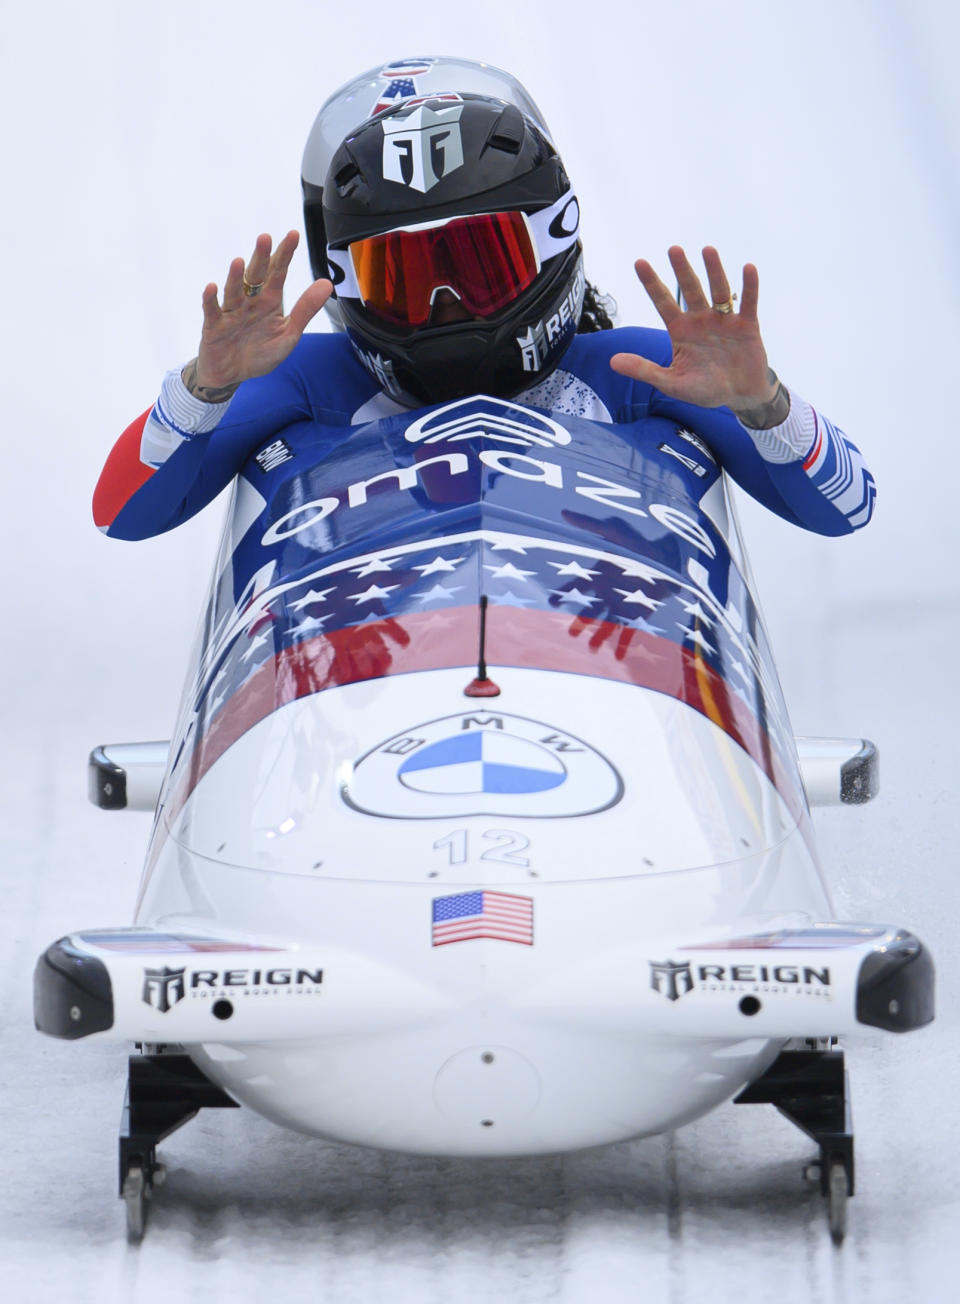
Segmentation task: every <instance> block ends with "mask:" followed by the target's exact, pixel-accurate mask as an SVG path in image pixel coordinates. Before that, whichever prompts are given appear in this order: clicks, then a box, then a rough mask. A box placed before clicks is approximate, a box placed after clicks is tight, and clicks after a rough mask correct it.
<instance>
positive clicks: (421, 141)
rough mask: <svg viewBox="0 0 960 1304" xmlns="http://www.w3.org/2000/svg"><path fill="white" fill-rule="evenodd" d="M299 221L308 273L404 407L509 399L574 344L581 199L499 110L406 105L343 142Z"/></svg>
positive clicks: (467, 97)
mask: <svg viewBox="0 0 960 1304" xmlns="http://www.w3.org/2000/svg"><path fill="white" fill-rule="evenodd" d="M304 209H305V215H306V224H307V235H308V242H309V244H310V250H311V260H312V263H313V269H314V274H315V275H324V274H327V275H329V276H330V277H331V279H332V280H333V282H334V286H335V289H336V296H337V304H338V308H339V313H340V316H341V320H342V324H343V326H344V328H345V329H346V330H347V331H348V333H349V335H350V338H351V340H352V341H353V343H354V346H355V347H356V349H357V352H358V354H359V356H360V357H361V359H362V360H363V362H364V365H365V366H367V368H368V369H369V370H370V371H371V372H372V373H373V374H374V375H375V376H376V378H377V380H378V382H379V383H380V384H381V385H382V386H383V387H384V388H385V389H386V390H387V392H388V393H392V394H393V395H394V396H395V397H398V398H401V399H403V398H409V397H412V398H413V399H415V400H417V401H419V402H421V403H433V402H441V401H445V400H447V399H451V398H457V397H461V396H463V395H466V394H471V393H477V392H487V393H494V394H499V395H501V396H504V397H509V396H510V395H512V394H515V393H517V392H519V391H520V390H522V389H525V388H526V387H528V386H530V385H532V384H534V383H536V382H537V381H538V380H541V379H542V378H543V377H544V376H546V375H547V374H549V372H550V371H551V370H552V369H553V368H554V367H555V366H556V364H557V362H558V361H559V360H560V358H561V357H562V355H563V353H564V351H565V350H566V348H567V346H568V345H569V343H570V341H571V340H572V338H573V335H574V333H575V332H576V328H577V322H578V320H579V317H580V310H581V307H582V302H583V293H584V278H583V269H582V260H581V252H580V244H579V238H578V237H579V211H578V207H577V201H576V198H575V196H574V194H573V192H572V190H571V188H570V183H569V180H568V179H567V176H566V173H565V171H564V169H563V164H562V162H561V161H560V159H559V157H558V155H557V153H556V151H555V150H554V148H553V146H552V144H551V142H550V140H549V137H548V136H547V135H546V133H545V131H544V130H543V129H542V128H541V127H540V126H539V125H538V123H537V122H536V121H534V120H533V119H532V118H531V117H530V116H528V115H527V114H525V113H523V112H522V111H521V110H520V109H519V108H518V107H517V106H516V105H515V104H512V103H509V102H507V101H505V100H504V99H502V98H493V97H490V96H485V95H477V94H471V93H463V92H447V93H439V94H434V95H427V96H415V97H413V98H407V99H402V100H401V102H400V103H399V104H398V105H397V107H395V108H392V109H390V108H388V109H387V110H385V111H383V112H380V113H379V114H377V115H376V116H375V117H373V118H369V119H368V120H367V121H365V122H363V123H361V124H360V125H359V126H358V127H356V128H355V129H354V130H352V131H351V132H350V133H349V135H348V136H347V138H346V139H345V140H344V141H343V143H342V145H341V146H340V148H339V149H338V150H337V151H336V152H335V153H334V155H333V157H332V159H331V163H330V167H329V169H328V173H327V176H326V178H325V179H324V185H323V186H322V187H319V186H315V185H314V184H313V183H312V182H309V181H308V180H307V179H306V176H305V178H304ZM321 251H322V253H321Z"/></svg>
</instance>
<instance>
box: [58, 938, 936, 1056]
mask: <svg viewBox="0 0 960 1304" xmlns="http://www.w3.org/2000/svg"><path fill="white" fill-rule="evenodd" d="M475 945H476V946H477V947H478V952H477V954H478V967H477V980H476V986H475V988H473V989H472V990H469V991H468V990H466V989H465V988H464V987H463V986H462V985H460V986H457V985H453V986H443V987H441V986H439V985H435V984H433V983H431V982H429V981H427V980H424V979H422V978H419V977H417V976H415V975H412V974H410V973H406V972H404V971H403V970H401V969H399V968H398V967H396V966H391V965H388V964H384V963H382V962H380V961H377V960H375V959H373V958H371V957H369V956H365V955H361V954H357V953H354V952H348V951H345V950H343V949H337V948H336V947H333V946H323V947H319V946H315V945H312V946H310V947H302V948H301V947H295V946H288V947H283V946H261V945H245V944H242V943H238V942H236V941H231V940H230V939H217V938H211V937H207V936H203V937H201V936H191V935H188V934H180V933H178V934H176V935H171V934H163V933H160V932H158V931H156V930H153V929H150V928H127V929H123V930H114V931H101V932H97V931H93V932H83V933H77V934H73V935H71V936H68V937H64V938H61V939H60V940H59V941H58V942H55V943H54V944H53V945H52V946H50V947H49V948H48V949H47V951H46V952H45V953H44V954H43V955H42V956H41V957H40V959H39V961H38V963H37V967H36V972H35V977H34V1012H35V1022H36V1026H37V1028H38V1029H39V1030H40V1031H41V1032H45V1033H48V1034H49V1035H51V1036H54V1037H61V1038H67V1039H71V1040H72V1039H76V1038H79V1037H86V1036H91V1035H99V1036H109V1037H111V1038H113V1039H116V1040H123V1041H139V1042H147V1043H170V1042H177V1043H182V1044H185V1045H191V1044H200V1043H204V1042H214V1041H215V1042H227V1043H232V1044H243V1043H259V1044H265V1043H270V1042H291V1041H299V1040H309V1041H316V1040H323V1039H325V1038H334V1037H338V1038H342V1037H344V1036H348V1037H351V1038H356V1037H364V1036H376V1035H379V1034H381V1033H385V1032H391V1033H396V1032H402V1031H403V1030H405V1029H408V1030H411V1031H412V1030H413V1029H415V1028H417V1027H420V1028H427V1027H432V1028H434V1029H437V1028H440V1027H444V1026H451V1025H456V1026H458V1027H459V1031H458V1033H457V1036H458V1038H462V1037H463V1036H464V1035H466V1036H467V1037H469V1036H470V1032H469V1029H468V1027H467V1026H466V1025H469V1024H470V1023H471V1021H475V1022H477V1025H478V1027H477V1029H475V1030H474V1031H476V1032H478V1033H479V1030H480V1028H481V1027H483V1028H486V1029H487V1030H488V1031H490V1030H492V1025H493V1024H495V1023H496V1022H497V1020H498V1019H503V1020H504V1021H506V1022H509V1023H510V1024H511V1025H512V1026H513V1027H514V1028H517V1027H518V1026H524V1025H525V1026H527V1027H534V1026H536V1027H539V1028H540V1029H541V1030H543V1029H547V1028H551V1027H552V1028H554V1029H559V1028H560V1027H562V1026H564V1027H566V1028H567V1029H569V1030H570V1031H575V1030H578V1029H589V1030H590V1031H592V1032H602V1031H604V1030H607V1031H610V1032H615V1033H616V1034H624V1033H627V1034H632V1033H636V1034H640V1035H643V1034H649V1035H653V1036H657V1037H663V1036H666V1037H670V1036H676V1037H681V1038H685V1039H689V1038H699V1037H703V1038H709V1039H712V1040H717V1039H720V1040H723V1039H731V1040H735V1039H738V1038H742V1037H745V1036H749V1037H760V1038H766V1039H770V1040H780V1039H782V1040H786V1039H788V1038H793V1037H822V1036H839V1035H842V1034H844V1033H849V1032H852V1031H854V1030H855V1029H856V1028H857V1027H858V1026H861V1025H867V1026H870V1027H876V1028H883V1029H886V1030H887V1031H890V1032H906V1031H909V1030H910V1029H913V1028H919V1027H922V1026H923V1025H924V1024H927V1023H929V1022H930V1021H931V1020H932V1019H933V1014H934V970H933V962H932V959H931V958H930V954H929V952H928V951H927V950H926V949H925V947H924V946H923V944H922V943H921V942H920V941H919V940H918V939H917V938H916V937H914V936H913V935H912V934H911V933H908V932H906V931H904V930H902V929H897V928H893V927H889V926H887V925H878V924H823V925H817V926H814V927H812V928H806V929H800V930H784V931H781V932H779V933H773V934H760V935H752V936H748V937H739V938H735V939H732V940H729V941H721V942H715V943H695V944H690V943H683V942H680V943H678V942H673V943H668V944H663V943H662V942H653V943H650V942H646V943H643V944H638V945H637V946H635V947H633V946H632V947H630V948H629V950H627V949H620V950H617V951H614V952H612V953H609V954H606V955H596V954H594V955H591V956H589V957H586V958H584V959H583V960H582V961H581V962H579V963H576V962H569V963H567V964H566V965H564V967H563V968H562V969H560V970H559V971H558V970H557V968H556V967H555V966H553V965H551V966H549V969H547V970H544V971H539V972H537V973H536V974H535V975H529V977H528V980H527V981H526V982H525V983H524V984H523V986H522V987H521V988H519V989H516V988H510V987H507V986H503V987H501V988H500V989H499V990H498V989H497V984H496V982H495V981H493V982H492V983H491V981H490V980H491V974H492V973H495V970H496V957H497V954H498V951H497V948H498V947H501V946H503V945H504V943H498V942H488V943H482V942H480V943H476V944H475ZM479 948H482V953H483V962H482V963H481V962H480V961H479V956H480V953H481V952H480V949H479ZM531 979H532V981H531Z"/></svg>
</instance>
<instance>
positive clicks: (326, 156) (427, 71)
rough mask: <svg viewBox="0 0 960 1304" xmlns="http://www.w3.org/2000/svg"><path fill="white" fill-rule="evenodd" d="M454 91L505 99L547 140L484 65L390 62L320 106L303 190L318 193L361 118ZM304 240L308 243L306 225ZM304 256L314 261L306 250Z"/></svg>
mask: <svg viewBox="0 0 960 1304" xmlns="http://www.w3.org/2000/svg"><path fill="white" fill-rule="evenodd" d="M454 89H455V90H458V91H461V92H464V91H469V92H470V93H471V94H473V95H492V96H493V97H494V98H495V99H500V100H506V102H507V103H508V104H513V105H515V106H516V108H518V109H519V110H520V111H521V113H524V114H526V116H527V117H528V118H530V119H532V120H533V121H534V122H535V123H536V124H537V126H538V127H539V128H540V130H541V131H542V132H543V134H544V135H545V136H546V137H547V139H548V140H549V139H550V132H549V130H548V129H547V124H546V122H545V121H544V118H543V114H542V113H541V112H540V110H539V109H538V108H537V106H536V104H534V102H533V100H532V99H531V98H530V95H529V94H528V92H527V91H526V90H525V89H524V87H523V86H521V85H520V83H519V82H518V81H517V79H516V78H515V77H511V75H510V73H508V72H503V71H502V70H501V69H500V68H494V67H493V66H492V65H491V64H489V63H475V62H474V61H473V60H471V59H452V58H438V57H434V58H429V59H398V60H397V61H396V62H395V63H388V64H386V65H384V66H383V67H377V68H371V69H369V70H368V71H367V72H364V73H361V74H360V76H359V77H354V78H353V79H352V80H351V81H348V82H346V83H345V84H344V85H343V86H341V87H340V89H339V90H337V91H334V93H333V94H332V95H331V96H330V97H329V98H328V99H327V100H326V101H325V102H324V104H323V106H322V108H321V109H320V112H319V113H318V114H317V116H316V120H315V121H314V124H313V127H312V128H311V130H310V135H309V136H308V137H307V144H306V147H305V149H304V151H303V165H302V168H301V172H302V175H303V181H304V185H305V186H306V185H310V186H314V187H317V188H322V186H323V182H324V179H325V177H326V175H327V172H328V170H329V168H330V160H331V159H332V158H333V156H334V154H335V153H336V151H337V150H338V149H339V148H340V144H341V142H342V141H343V140H345V139H346V137H347V135H348V133H349V132H350V131H352V130H353V128H354V127H356V126H357V125H358V124H359V123H361V122H363V121H365V119H367V118H373V117H376V115H377V114H378V113H382V112H383V111H384V110H385V109H389V108H393V107H394V106H395V105H397V104H400V103H401V101H403V100H405V99H413V98H415V97H416V96H420V95H434V94H436V93H437V92H438V91H449V90H454ZM307 238H308V239H309V238H310V228H309V226H308V227H307ZM325 252H326V251H325V249H324V247H323V246H322V245H321V247H320V248H319V249H318V250H316V254H317V255H319V265H320V266H321V267H322V265H323V260H324V256H325ZM310 254H311V258H312V259H314V261H316V259H315V251H314V249H313V246H312V245H311V248H310ZM314 275H315V276H322V275H323V272H322V271H320V272H318V271H316V268H315V269H314Z"/></svg>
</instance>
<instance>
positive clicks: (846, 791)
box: [840, 738, 880, 806]
mask: <svg viewBox="0 0 960 1304" xmlns="http://www.w3.org/2000/svg"><path fill="white" fill-rule="evenodd" d="M879 791H880V753H879V752H878V751H877V748H876V744H875V743H872V742H871V741H870V739H869V738H864V739H863V740H862V742H861V745H860V750H859V752H857V754H856V756H851V757H850V759H849V761H844V763H843V765H841V767H840V800H841V801H842V802H843V803H844V805H847V806H862V805H863V803H864V802H865V801H872V800H873V798H874V797H875V796H876V795H877V793H878V792H879Z"/></svg>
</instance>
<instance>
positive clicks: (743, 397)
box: [610, 245, 790, 427]
mask: <svg viewBox="0 0 960 1304" xmlns="http://www.w3.org/2000/svg"><path fill="white" fill-rule="evenodd" d="M669 258H670V265H671V266H672V268H673V270H674V273H675V274H676V277H677V281H678V283H679V285H680V291H681V294H682V295H683V300H684V305H683V306H681V305H680V304H678V303H677V301H676V299H675V298H674V297H673V295H672V294H671V292H670V291H669V290H668V289H667V287H666V286H665V285H664V283H663V281H661V280H660V277H659V276H658V275H657V274H656V272H655V271H654V270H653V268H652V267H651V265H650V263H648V262H647V261H646V260H645V259H640V260H639V261H638V262H637V263H636V269H637V275H638V276H639V278H640V280H641V282H642V283H643V288H644V289H645V290H646V292H647V294H649V296H650V298H651V300H652V301H653V305H654V307H655V308H656V310H657V312H658V313H659V314H660V316H661V318H662V319H663V324H664V325H665V326H666V328H667V331H668V332H669V334H670V339H671V341H672V342H673V361H672V362H671V364H670V366H669V367H660V366H658V365H657V364H656V363H655V362H651V361H650V360H649V359H647V358H642V357H640V356H638V355H637V354H634V353H617V354H615V355H614V356H613V357H612V358H611V359H610V365H611V366H612V367H613V369H614V371H618V372H620V374H621V375H624V376H633V377H634V378H635V379H636V380H644V381H647V382H648V383H649V384H651V385H654V386H655V387H656V388H657V389H659V390H660V391H661V393H663V394H669V395H670V396H671V398H678V399H681V400H683V401H684V402H686V403H696V404H697V405H698V406H700V407H729V408H732V409H733V411H734V412H735V413H736V414H737V416H739V417H741V418H742V419H743V421H744V422H745V423H746V424H747V425H750V426H755V427H762V426H767V427H769V426H773V425H778V424H779V423H780V422H781V421H783V420H785V418H786V416H787V413H788V412H789V410H790V399H789V395H788V394H787V392H786V390H785V389H784V388H783V386H782V385H781V384H780V383H779V381H778V380H777V377H776V375H775V374H774V372H773V371H771V370H770V367H769V365H768V363H767V354H766V350H765V349H764V347H763V341H762V339H761V338H760V327H759V325H758V323H757V296H758V291H759V277H758V275H757V269H756V267H754V265H753V264H752V263H747V265H746V266H745V267H744V269H743V288H742V294H741V302H740V311H739V312H737V311H736V310H735V308H734V304H733V299H734V296H733V295H732V294H731V291H730V283H729V281H728V280H727V274H726V272H725V271H724V270H723V264H722V263H721V261H720V255H719V254H718V253H717V251H716V249H714V248H713V247H712V246H710V245H708V246H707V248H706V249H704V251H703V262H704V265H705V267H706V269H707V281H708V284H709V288H710V298H709V299H708V298H707V296H706V294H705V293H704V291H703V287H702V285H701V284H700V280H699V278H698V277H697V274H696V273H695V272H694V270H693V268H692V267H691V266H690V262H689V260H688V259H687V255H686V254H685V253H684V251H683V249H681V248H680V246H679V245H673V246H672V247H671V248H670V250H669Z"/></svg>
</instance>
